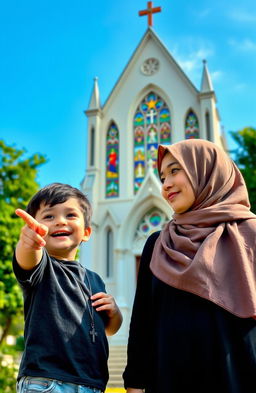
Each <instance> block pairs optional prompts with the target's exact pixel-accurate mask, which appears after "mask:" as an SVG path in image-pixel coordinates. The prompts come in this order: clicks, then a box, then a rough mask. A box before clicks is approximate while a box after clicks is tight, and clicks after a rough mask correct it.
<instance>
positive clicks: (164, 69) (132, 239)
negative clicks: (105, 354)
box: [80, 27, 225, 345]
mask: <svg viewBox="0 0 256 393" xmlns="http://www.w3.org/2000/svg"><path fill="white" fill-rule="evenodd" d="M85 113H86V115H87V118H88V130H87V135H88V144H87V146H88V152H87V165H86V167H87V169H86V174H85V177H84V180H83V181H82V184H81V189H82V191H83V192H84V193H85V194H86V195H87V196H88V198H89V200H90V201H91V203H92V206H93V221H92V227H93V234H92V236H91V239H90V241H89V242H88V243H87V244H85V245H84V246H82V247H81V253H80V260H81V263H82V264H84V265H85V266H87V267H88V268H89V269H92V270H95V271H96V272H98V273H99V274H100V276H101V277H102V278H103V280H104V281H105V283H106V289H107V291H108V292H109V293H111V294H113V296H114V297H115V299H116V301H117V303H118V305H119V307H120V309H121V311H122V314H123V317H124V322H123V325H122V327H121V329H120V331H119V332H118V333H117V334H116V335H115V336H113V337H112V338H111V339H110V344H112V345H119V344H126V342H127V336H128V330H129V322H130V315H131V309H132V303H133V298H134V293H135V289H136V275H137V270H138V266H139V261H140V255H141V253H142V249H143V245H144V243H145V241H146V239H147V237H148V236H149V235H150V234H151V233H152V232H153V231H156V230H160V229H161V228H162V226H163V225H164V223H165V222H166V221H168V220H169V219H170V217H171V214H172V212H171V209H170V207H169V205H168V204H167V203H166V202H164V200H163V199H162V197H161V194H160V181H159V179H158V176H157V173H156V152H157V146H158V144H159V143H160V144H172V143H175V142H178V141H180V140H182V139H185V138H201V139H208V140H211V141H213V142H215V143H217V144H218V145H220V146H222V147H223V148H225V140H224V138H223V136H222V134H221V127H220V119H219V115H218V110H217V106H216V97H215V93H214V90H213V87H212V82H211V78H210V75H209V72H208V69H207V65H206V62H204V64H203V70H202V83H201V88H200V90H198V89H197V88H196V87H195V86H194V85H193V84H192V82H191V81H190V80H189V78H188V77H187V76H186V75H185V73H184V72H183V70H182V69H181V68H180V66H179V65H178V64H177V62H176V61H175V59H174V58H173V57H172V55H171V54H170V53H169V51H168V50H167V49H166V47H165V46H164V45H163V43H162V42H161V40H160V39H159V38H158V37H157V35H156V34H155V32H154V30H153V29H152V28H151V27H148V29H147V30H146V32H145V34H144V36H143V37H142V39H141V41H140V43H139V45H138V46H137V48H136V49H135V51H134V53H133V55H132V57H131V59H130V61H129V62H128V64H127V66H126V68H125V69H124V71H123V73H122V74H121V76H120V78H119V80H118V81H117V83H116V84H115V86H114V88H113V89H112V91H111V93H110V95H109V97H108V99H107V101H106V102H105V103H104V105H101V104H100V97H99V88H98V81H97V79H96V78H95V80H94V86H93V91H92V95H91V99H90V102H89V106H88V109H87V110H86V111H85Z"/></svg>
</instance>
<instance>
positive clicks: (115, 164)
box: [106, 121, 119, 198]
mask: <svg viewBox="0 0 256 393" xmlns="http://www.w3.org/2000/svg"><path fill="white" fill-rule="evenodd" d="M118 196H119V130H118V128H117V126H116V124H115V123H114V122H113V121H112V122H111V123H110V126H109V128H108V131H107V136H106V198H116V197H118Z"/></svg>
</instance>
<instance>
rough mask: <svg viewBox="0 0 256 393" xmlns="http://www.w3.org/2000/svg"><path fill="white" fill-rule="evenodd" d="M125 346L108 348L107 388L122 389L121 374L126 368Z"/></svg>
mask: <svg viewBox="0 0 256 393" xmlns="http://www.w3.org/2000/svg"><path fill="white" fill-rule="evenodd" d="M126 350H127V348H126V346H114V345H112V346H110V347H109V360H108V368H109V382H108V385H107V388H122V387H123V378H122V374H123V372H124V368H125V366H126V359H127V354H126Z"/></svg>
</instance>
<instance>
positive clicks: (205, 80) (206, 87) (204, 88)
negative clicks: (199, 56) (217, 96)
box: [201, 60, 213, 93]
mask: <svg viewBox="0 0 256 393" xmlns="http://www.w3.org/2000/svg"><path fill="white" fill-rule="evenodd" d="M203 64H204V68H203V75H202V82H201V93H206V92H209V91H213V86H212V81H211V77H210V74H209V71H208V67H207V61H206V60H203Z"/></svg>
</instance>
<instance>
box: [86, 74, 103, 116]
mask: <svg viewBox="0 0 256 393" xmlns="http://www.w3.org/2000/svg"><path fill="white" fill-rule="evenodd" d="M95 109H100V93H99V86H98V77H97V76H96V77H95V78H94V85H93V89H92V94H91V98H90V101H89V106H88V110H95Z"/></svg>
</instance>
